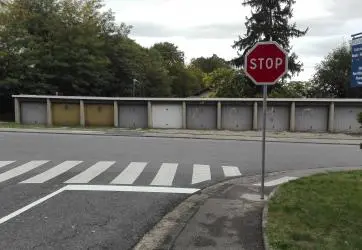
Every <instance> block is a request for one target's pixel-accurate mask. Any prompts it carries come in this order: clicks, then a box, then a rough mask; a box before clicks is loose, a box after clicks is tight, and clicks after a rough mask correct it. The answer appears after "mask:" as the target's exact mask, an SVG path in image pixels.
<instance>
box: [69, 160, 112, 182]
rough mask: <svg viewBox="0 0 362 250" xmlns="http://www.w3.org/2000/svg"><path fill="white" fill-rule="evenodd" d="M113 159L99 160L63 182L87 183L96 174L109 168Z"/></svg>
mask: <svg viewBox="0 0 362 250" xmlns="http://www.w3.org/2000/svg"><path fill="white" fill-rule="evenodd" d="M115 163H116V162H115V161H100V162H97V163H96V164H94V165H93V166H91V167H90V168H88V169H87V170H85V171H83V172H81V173H80V174H78V175H76V176H74V177H73V178H71V179H69V180H67V181H66V182H65V183H88V182H90V181H91V180H93V179H94V178H96V177H97V176H98V175H100V174H101V173H103V172H104V171H106V170H107V169H108V168H110V167H111V166H112V165H113V164H115Z"/></svg>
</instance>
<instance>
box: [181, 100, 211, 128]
mask: <svg viewBox="0 0 362 250" xmlns="http://www.w3.org/2000/svg"><path fill="white" fill-rule="evenodd" d="M216 113H217V108H216V103H214V104H210V103H204V104H201V103H197V104H194V103H190V104H187V108H186V121H187V122H186V124H187V125H186V127H187V128H188V129H216V128H217V115H216Z"/></svg>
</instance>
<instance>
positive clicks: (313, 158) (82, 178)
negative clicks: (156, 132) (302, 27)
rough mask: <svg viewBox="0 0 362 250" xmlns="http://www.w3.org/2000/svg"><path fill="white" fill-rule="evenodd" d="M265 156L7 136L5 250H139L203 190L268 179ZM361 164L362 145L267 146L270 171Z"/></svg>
mask: <svg viewBox="0 0 362 250" xmlns="http://www.w3.org/2000/svg"><path fill="white" fill-rule="evenodd" d="M260 153H261V144H260V143H259V142H238V141H212V140H192V139H167V138H142V137H119V136H114V137H112V136H85V135H51V134H26V133H0V249H122V250H123V249H125V250H126V249H130V248H131V247H132V246H133V245H135V244H136V243H137V242H138V240H139V239H140V237H142V236H143V234H144V233H146V232H147V231H148V230H149V229H150V228H151V227H152V226H153V225H154V224H155V223H156V222H157V221H158V220H159V219H161V218H162V216H163V215H164V214H165V213H167V212H168V211H170V210H171V209H172V208H173V207H174V206H175V205H176V204H177V203H179V202H180V201H181V200H183V199H185V198H186V197H187V196H188V195H189V193H192V192H193V191H192V190H193V188H201V187H203V186H206V185H210V184H211V183H212V182H216V181H219V180H222V179H224V178H226V177H229V176H238V175H253V174H258V173H259V172H260V162H261V160H260V158H261V157H260ZM95 164H98V165H95ZM94 165H95V166H94ZM361 165H362V152H361V151H360V149H359V148H358V147H356V146H339V145H320V144H319V145H317V144H296V143H268V144H267V171H268V172H275V171H282V170H296V169H307V168H319V167H356V166H361ZM87 170H88V171H87ZM75 177H77V178H75ZM74 178H75V179H74ZM70 180H72V181H70ZM69 181H70V182H69ZM21 182H23V183H21ZM65 182H67V183H65ZM70 184H72V185H73V184H74V185H76V188H75V189H77V188H78V189H80V190H78V191H75V190H74V189H71V190H70V189H68V190H63V189H64V187H68V186H69V185H70ZM123 187H126V189H127V188H128V189H127V190H126V189H123ZM158 187H161V191H158V189H157V188H158ZM73 188H74V187H73ZM117 188H119V190H118V189H117ZM136 188H140V190H139V189H136ZM162 188H164V189H162ZM173 188H176V189H173ZM107 189H108V190H107ZM156 189H157V190H156ZM125 191H127V192H125ZM128 191H132V192H128ZM177 192H178V193H177ZM49 194H50V196H49V197H48V198H46V199H45V200H44V202H41V201H42V200H39V199H41V198H43V197H47V196H48V195H49ZM26 206H28V207H26ZM19 209H23V210H19Z"/></svg>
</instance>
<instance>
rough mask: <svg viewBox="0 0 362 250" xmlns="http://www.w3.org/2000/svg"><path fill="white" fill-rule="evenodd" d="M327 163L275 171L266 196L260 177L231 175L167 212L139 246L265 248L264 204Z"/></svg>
mask: <svg viewBox="0 0 362 250" xmlns="http://www.w3.org/2000/svg"><path fill="white" fill-rule="evenodd" d="M354 169H359V170H360V169H362V166H356V167H354V168H327V169H311V170H302V171H288V172H280V173H274V174H269V175H267V177H266V182H265V186H266V187H265V193H266V196H265V200H260V191H259V189H260V182H259V181H260V177H259V176H251V177H242V178H237V179H232V180H228V181H226V182H223V183H219V184H216V185H214V186H211V187H209V188H206V189H204V190H202V191H201V192H200V193H198V194H195V195H193V196H191V197H190V198H188V199H187V200H186V201H184V202H183V203H181V204H180V205H179V206H178V207H177V208H176V209H175V210H173V211H172V212H170V213H169V214H167V215H166V216H165V217H164V218H163V219H162V220H161V221H160V222H159V223H158V224H157V225H156V226H155V227H154V228H153V229H152V230H151V231H150V232H149V233H148V234H146V235H145V236H144V237H143V239H142V240H141V241H140V242H139V243H138V244H137V246H135V248H134V249H135V250H156V249H157V250H166V249H174V250H188V249H189V250H194V249H196V250H219V249H225V250H263V249H265V248H264V241H263V228H262V225H263V221H262V220H263V209H264V206H265V205H266V202H267V199H268V196H269V195H270V194H271V192H272V191H273V190H274V188H275V187H277V186H278V185H280V184H282V183H285V182H288V181H291V180H293V179H297V178H300V177H303V176H308V175H312V174H315V173H322V172H328V171H343V170H354Z"/></svg>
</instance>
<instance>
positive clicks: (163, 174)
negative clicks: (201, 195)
mask: <svg viewBox="0 0 362 250" xmlns="http://www.w3.org/2000/svg"><path fill="white" fill-rule="evenodd" d="M177 167H178V164H177V163H163V164H162V165H161V168H160V170H159V171H158V172H157V175H156V177H155V178H154V179H153V181H152V182H151V185H153V186H171V185H172V182H173V179H174V178H175V174H176V170H177Z"/></svg>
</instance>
